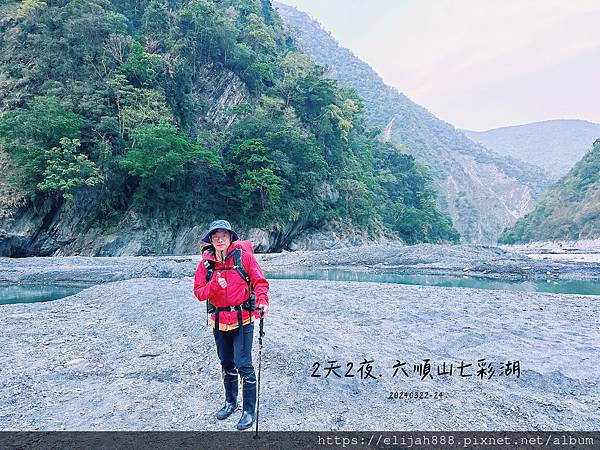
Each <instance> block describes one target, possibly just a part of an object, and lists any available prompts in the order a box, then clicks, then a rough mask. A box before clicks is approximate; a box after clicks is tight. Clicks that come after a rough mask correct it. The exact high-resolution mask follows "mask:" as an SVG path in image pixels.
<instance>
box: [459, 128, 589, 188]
mask: <svg viewBox="0 0 600 450" xmlns="http://www.w3.org/2000/svg"><path fill="white" fill-rule="evenodd" d="M462 131H463V133H465V134H466V135H467V136H468V137H469V138H471V139H472V140H474V141H476V142H479V143H481V144H482V145H484V146H486V147H487V148H489V149H491V150H494V151H496V152H498V153H500V154H501V155H508V156H512V157H513V158H515V159H518V160H521V161H527V162H529V163H531V164H535V165H537V166H539V167H541V168H542V169H544V170H546V171H547V172H548V173H549V174H550V175H551V176H552V177H553V178H556V179H558V178H559V177H562V176H564V175H566V174H567V172H568V171H569V170H570V169H571V168H572V167H573V166H574V165H575V163H576V162H577V161H579V160H580V159H581V158H582V157H583V155H585V153H586V152H587V151H588V150H589V148H590V147H591V146H592V144H593V143H594V141H595V140H596V139H597V138H598V137H599V136H600V124H598V123H592V122H587V121H585V120H546V121H544V122H536V123H528V124H525V125H518V126H513V127H502V128H495V129H493V130H488V131H469V130H462Z"/></svg>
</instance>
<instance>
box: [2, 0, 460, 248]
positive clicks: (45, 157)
mask: <svg viewBox="0 0 600 450" xmlns="http://www.w3.org/2000/svg"><path fill="white" fill-rule="evenodd" d="M0 5H1V6H0V86H1V89H0V114H1V116H0V145H1V147H0V166H1V168H2V175H1V177H2V178H1V179H0V194H1V198H0V210H1V211H2V212H1V214H0V216H2V219H0V220H1V221H2V222H1V228H2V233H1V236H2V237H0V239H1V240H0V252H1V253H2V254H5V255H15V256H16V255H28V254H57V253H60V254H69V253H71V254H72V253H75V254H76V253H82V254H150V253H177V252H190V251H193V250H194V245H195V243H196V242H197V240H198V235H197V234H198V233H199V231H198V230H201V229H202V227H204V226H205V225H206V223H207V222H208V221H210V220H211V219H213V218H214V217H217V216H219V217H228V218H229V219H230V220H231V221H232V222H234V223H236V224H237V225H238V226H239V227H241V228H243V229H246V230H248V229H252V228H260V229H262V230H263V231H264V232H266V233H271V235H270V236H271V237H270V238H269V239H268V240H267V242H268V244H266V245H265V247H264V248H263V249H264V250H277V249H281V248H285V247H286V246H287V245H289V244H290V243H291V241H292V240H293V239H294V238H295V236H296V235H298V234H299V233H300V232H302V231H304V230H307V229H310V228H312V229H318V228H319V227H323V226H325V225H326V224H329V225H331V224H332V223H335V224H344V226H345V227H346V229H354V230H363V231H367V232H369V233H371V235H376V234H382V233H384V234H389V235H395V236H397V237H400V238H402V239H404V240H406V241H407V242H419V241H440V240H456V239H457V237H458V235H457V233H456V231H455V230H454V229H453V228H452V225H451V223H450V221H449V219H448V218H445V217H444V216H442V214H440V212H439V211H438V210H437V208H436V206H435V193H434V192H433V191H432V189H431V188H430V186H429V182H428V177H427V175H426V174H425V170H424V169H423V167H422V166H420V165H419V164H417V163H416V162H415V160H414V159H413V157H412V156H410V155H408V154H406V153H404V152H402V150H401V149H399V148H397V147H395V146H393V145H390V144H386V143H383V142H381V141H379V140H377V139H375V134H377V133H376V132H374V131H373V130H371V129H370V128H369V127H368V126H367V125H366V124H365V112H364V105H363V101H362V100H361V98H360V97H359V96H358V95H357V94H356V92H355V91H354V90H352V89H348V88H343V87H340V86H338V83H337V82H336V81H334V80H332V79H328V78H326V77H325V76H324V75H323V70H322V69H321V68H320V67H319V66H316V65H315V64H313V63H312V62H311V60H310V59H309V58H308V57H307V56H305V55H304V54H302V53H301V52H300V51H298V50H297V48H296V44H295V42H294V39H293V38H292V37H291V36H290V34H289V33H288V32H287V31H286V28H285V27H284V26H283V24H282V22H281V19H280V18H279V16H278V15H277V13H276V12H275V11H274V10H273V9H272V7H271V4H270V1H268V0H262V1H261V0H223V1H211V0H189V1H181V0H168V1H167V0H164V1H163V0H149V1H147V0H139V1H125V2H121V1H109V0H73V1H67V0H49V1H47V2H44V1H40V0H23V1H7V0H3V1H1V2H0Z"/></svg>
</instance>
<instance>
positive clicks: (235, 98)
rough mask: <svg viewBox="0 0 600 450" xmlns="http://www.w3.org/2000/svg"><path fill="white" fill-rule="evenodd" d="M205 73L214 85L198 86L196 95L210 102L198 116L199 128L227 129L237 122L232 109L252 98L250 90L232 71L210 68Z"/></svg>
mask: <svg viewBox="0 0 600 450" xmlns="http://www.w3.org/2000/svg"><path fill="white" fill-rule="evenodd" d="M205 72H206V73H205V75H204V76H205V77H207V78H210V79H211V81H212V83H210V84H207V85H206V86H197V94H196V95H198V96H200V97H202V98H203V99H206V100H208V104H207V106H206V108H205V110H204V111H202V113H201V114H199V116H198V124H197V125H198V127H199V128H201V127H205V126H206V125H212V126H216V127H218V128H221V129H222V128H227V127H229V126H231V125H232V124H233V123H234V122H235V120H236V116H235V114H232V113H231V111H230V109H231V108H233V107H235V106H238V105H239V104H240V103H242V102H243V101H244V100H246V99H248V98H250V94H249V93H248V88H247V87H246V85H245V84H244V82H243V81H242V80H240V78H239V77H238V76H237V75H236V74H235V73H233V72H232V71H230V70H225V69H220V70H218V71H217V70H215V69H213V68H212V67H211V66H208V67H206V70H205ZM206 100H205V101H206Z"/></svg>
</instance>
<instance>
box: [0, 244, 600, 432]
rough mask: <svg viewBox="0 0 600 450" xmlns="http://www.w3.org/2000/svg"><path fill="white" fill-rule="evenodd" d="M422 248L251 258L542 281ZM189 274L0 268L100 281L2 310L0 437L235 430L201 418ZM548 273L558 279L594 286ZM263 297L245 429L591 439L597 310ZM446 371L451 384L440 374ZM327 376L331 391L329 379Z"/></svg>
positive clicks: (437, 291)
mask: <svg viewBox="0 0 600 450" xmlns="http://www.w3.org/2000/svg"><path fill="white" fill-rule="evenodd" d="M433 247H435V246H432V247H429V246H424V247H422V246H415V247H404V250H403V251H400V250H394V252H395V256H394V255H391V254H390V255H388V254H386V253H383V250H382V251H379V250H377V249H375V250H373V249H369V250H367V249H353V250H352V251H341V252H339V253H337V254H335V253H331V254H327V253H326V252H318V253H311V252H297V253H288V254H278V255H262V256H261V259H262V261H263V265H264V267H265V268H266V269H268V270H275V269H276V268H284V267H287V266H288V265H292V266H297V265H299V264H306V265H308V266H311V267H314V266H319V267H321V266H322V267H331V266H332V265H333V264H334V263H335V264H336V265H337V264H339V265H340V266H366V264H365V263H366V262H371V263H372V264H370V265H372V266H377V265H378V264H381V265H382V266H386V264H385V263H388V264H387V265H389V266H394V267H402V266H403V265H404V266H409V265H410V266H412V267H414V268H416V269H418V270H432V271H435V270H440V271H441V270H442V269H443V268H445V269H446V270H447V269H448V268H451V269H453V270H456V271H460V272H462V271H463V269H464V268H465V266H468V267H467V268H469V270H472V269H475V268H477V267H480V268H481V267H483V266H478V265H476V264H473V262H475V263H477V264H480V263H482V264H483V263H485V264H493V265H486V266H485V267H488V269H487V270H495V271H497V273H500V274H504V275H502V276H510V274H511V273H512V271H513V270H516V268H517V267H519V266H522V265H523V263H525V262H527V264H529V265H530V266H532V269H527V271H528V272H527V273H530V272H529V271H531V272H533V273H538V272H537V271H538V269H539V270H540V271H541V270H542V267H541V266H540V267H538V266H536V265H535V264H536V263H535V262H533V263H532V262H531V261H530V260H527V259H521V257H519V256H518V255H517V256H515V255H514V254H512V253H506V252H504V253H503V252H501V251H500V252H499V250H498V249H490V248H485V247H482V248H480V247H472V246H457V247H450V248H446V247H444V246H442V247H437V249H435V248H433ZM477 249H479V250H477ZM428 251H430V253H427V252H428ZM436 252H437V253H436ZM494 252H499V253H498V258H497V259H495V260H494V261H490V260H489V257H490V256H489V255H492V254H494ZM436 254H437V255H438V256H439V260H438V259H436V258H437V257H436V258H434V256H435V255H436ZM311 255H312V256H311ZM377 255H379V257H381V256H383V257H385V258H384V259H383V260H381V259H379V260H378V259H377V257H378V256H377ZM461 255H470V256H471V258H470V260H469V261H471V264H466V262H467V260H465V259H463V258H462V256H461ZM369 258H371V259H369ZM394 258H396V259H394ZM417 258H420V260H419V261H420V262H419V261H417ZM197 260H198V257H172V258H32V259H26V260H5V259H2V260H1V261H0V276H1V277H2V280H3V281H4V282H18V281H21V282H29V281H32V280H40V279H41V278H43V279H44V280H46V281H49V282H54V281H58V280H60V281H67V279H68V280H69V281H88V282H89V281H94V282H104V283H103V284H99V285H96V286H93V287H91V288H89V289H86V290H83V291H82V292H80V293H78V294H76V295H74V296H71V297H68V298H65V299H62V300H57V301H53V302H46V303H37V304H18V305H3V306H2V307H0V311H1V313H2V333H0V346H1V348H2V349H3V350H4V351H3V352H1V353H0V430H37V429H39V430H62V429H65V430H122V429H125V430H231V429H233V428H234V427H235V423H236V421H237V418H238V415H239V414H238V413H236V414H235V415H234V416H232V418H231V419H228V420H226V421H224V422H219V421H217V420H216V419H215V418H214V412H215V411H216V410H217V409H218V407H219V406H220V403H221V401H222V394H221V386H220V380H219V374H220V368H219V365H218V359H217V356H216V352H215V349H214V343H213V338H212V333H211V331H210V329H209V328H207V326H206V314H205V313H204V311H205V309H204V305H202V304H200V303H199V302H198V301H197V300H196V299H195V298H194V297H193V294H192V291H191V288H192V278H191V277H190V275H191V274H192V273H193V270H194V268H195V264H196V262H197ZM482 261H483V262H482ZM541 263H543V261H541V262H540V264H541ZM525 267H527V266H525ZM533 267H535V269H534V268H533ZM560 267H561V273H562V274H563V275H562V276H565V275H564V274H568V273H573V274H578V275H581V276H583V275H585V276H588V277H593V276H595V275H594V273H596V272H593V270H592V272H591V273H590V271H589V270H588V269H590V267H588V266H585V267H584V268H583V269H579V272H577V271H576V270H575V268H573V267H572V266H570V265H565V266H562V265H561V266H560ZM484 270H486V269H484ZM521 270H525V269H522V268H521ZM594 270H597V268H596V269H594ZM132 275H135V277H134V278H132ZM540 275H542V274H541V273H540ZM127 278H130V279H127ZM115 280H120V281H115ZM271 286H272V288H271V304H272V310H271V313H270V314H269V316H268V317H267V319H266V320H265V329H266V336H265V348H264V351H263V357H262V375H261V377H262V383H261V407H260V408H261V409H260V417H261V429H264V430H370V429H377V430H398V429H408V430H410V429H413V430H443V429H454V430H548V429H552V430H597V429H599V428H600V412H599V408H598V405H599V404H600V394H599V392H600V375H599V372H598V370H597V369H598V365H597V360H598V356H599V355H598V342H600V331H599V330H598V326H597V317H598V315H599V313H600V297H597V296H577V295H556V294H539V293H522V292H507V291H484V290H477V289H466V288H438V287H427V286H406V285H391V284H378V283H356V282H329V281H307V280H304V281H302V280H272V281H271ZM255 339H256V338H255ZM254 358H255V362H256V363H258V361H257V358H258V355H257V354H256V352H255V355H254ZM330 361H337V362H336V363H331V362H330ZM366 361H367V362H366ZM369 361H370V362H369ZM517 361H518V363H519V365H518V366H515V362H517ZM361 363H364V364H361ZM427 364H429V366H430V369H431V372H430V374H427V373H426V371H427ZM450 364H452V374H451V375H450V374H446V375H444V374H440V372H444V371H446V372H449V371H450ZM257 365H258V364H257ZM336 365H339V366H340V368H338V369H336V370H335V372H337V373H338V374H339V375H340V377H338V376H336V375H335V374H334V373H332V372H331V373H330V370H329V369H328V367H331V366H336ZM461 366H462V368H461ZM369 368H370V369H371V371H370V372H369ZM517 369H518V370H517ZM424 370H425V371H424ZM328 373H329V375H328V376H326V375H327V374H328ZM312 375H320V376H318V377H317V376H312ZM346 375H347V376H346ZM405 393H406V394H405ZM410 393H413V394H410ZM414 393H417V397H418V398H414V396H415V394H414ZM440 393H441V395H440Z"/></svg>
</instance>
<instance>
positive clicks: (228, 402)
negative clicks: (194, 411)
mask: <svg viewBox="0 0 600 450" xmlns="http://www.w3.org/2000/svg"><path fill="white" fill-rule="evenodd" d="M223 386H224V387H225V406H223V407H222V408H221V409H220V410H219V411H218V412H217V419H219V420H224V419H227V418H228V417H229V416H230V415H232V414H233V413H234V411H235V410H236V409H237V406H238V405H237V396H238V375H237V372H235V374H234V373H231V374H230V373H227V372H224V374H223Z"/></svg>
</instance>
